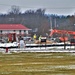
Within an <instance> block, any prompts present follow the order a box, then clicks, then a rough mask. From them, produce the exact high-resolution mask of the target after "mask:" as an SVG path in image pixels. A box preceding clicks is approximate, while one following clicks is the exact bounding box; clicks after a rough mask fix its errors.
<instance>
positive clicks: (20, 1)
mask: <svg viewBox="0 0 75 75" xmlns="http://www.w3.org/2000/svg"><path fill="white" fill-rule="evenodd" d="M12 5H16V6H19V7H20V9H21V11H25V10H27V9H32V10H35V9H38V8H45V9H46V13H50V14H59V15H71V14H74V13H75V0H0V13H4V12H8V10H9V9H10V8H11V6H12Z"/></svg>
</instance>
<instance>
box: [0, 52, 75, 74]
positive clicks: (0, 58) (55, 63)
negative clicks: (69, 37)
mask: <svg viewBox="0 0 75 75" xmlns="http://www.w3.org/2000/svg"><path fill="white" fill-rule="evenodd" d="M74 74H75V53H48V52H47V53H46V52H45V53H40V52H39V53H30V52H26V53H12V54H2V53H0V75H74Z"/></svg>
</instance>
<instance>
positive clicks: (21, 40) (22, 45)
mask: <svg viewBox="0 0 75 75" xmlns="http://www.w3.org/2000/svg"><path fill="white" fill-rule="evenodd" d="M20 48H25V42H24V40H23V38H21V39H20Z"/></svg>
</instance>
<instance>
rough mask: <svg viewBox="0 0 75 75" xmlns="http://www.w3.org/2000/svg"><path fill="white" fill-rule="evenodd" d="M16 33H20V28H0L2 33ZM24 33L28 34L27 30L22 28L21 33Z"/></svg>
mask: <svg viewBox="0 0 75 75" xmlns="http://www.w3.org/2000/svg"><path fill="white" fill-rule="evenodd" d="M14 32H15V33H16V34H19V33H20V30H15V31H14V30H2V34H7V33H14ZM24 33H26V34H28V31H25V32H24V30H21V34H24Z"/></svg>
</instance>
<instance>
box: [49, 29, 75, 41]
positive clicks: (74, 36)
mask: <svg viewBox="0 0 75 75" xmlns="http://www.w3.org/2000/svg"><path fill="white" fill-rule="evenodd" d="M54 33H57V34H61V35H62V36H61V37H59V39H60V40H61V41H62V42H64V41H68V36H66V34H69V35H72V36H73V39H75V31H68V30H58V29H53V30H51V32H50V37H51V36H52V35H53V34H54Z"/></svg>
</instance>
